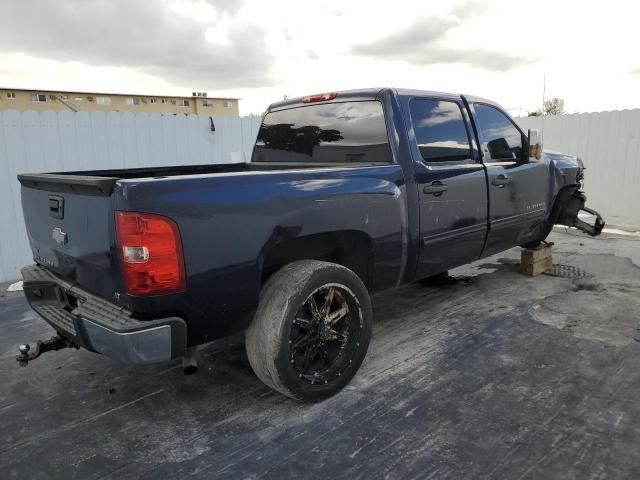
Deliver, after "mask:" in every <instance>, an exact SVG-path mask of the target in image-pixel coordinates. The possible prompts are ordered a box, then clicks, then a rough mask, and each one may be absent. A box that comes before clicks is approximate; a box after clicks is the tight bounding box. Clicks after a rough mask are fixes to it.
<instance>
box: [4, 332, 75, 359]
mask: <svg viewBox="0 0 640 480" xmlns="http://www.w3.org/2000/svg"><path fill="white" fill-rule="evenodd" d="M63 348H76V349H77V348H80V347H79V346H78V345H76V344H74V343H73V342H71V341H69V340H67V339H66V338H64V337H62V336H60V335H56V336H55V337H51V338H50V339H49V340H44V341H42V340H38V343H36V348H34V349H33V350H31V345H29V344H23V345H20V346H19V347H18V350H19V351H20V353H19V354H18V355H17V356H16V361H17V362H18V364H19V365H20V366H21V367H26V366H27V364H28V363H29V362H30V361H31V360H35V359H36V358H38V357H39V356H40V355H42V354H43V353H45V352H52V351H57V350H62V349H63Z"/></svg>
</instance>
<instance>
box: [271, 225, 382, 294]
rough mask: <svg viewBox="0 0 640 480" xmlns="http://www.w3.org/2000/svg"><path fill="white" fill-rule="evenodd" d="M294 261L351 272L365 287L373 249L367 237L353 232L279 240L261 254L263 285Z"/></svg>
mask: <svg viewBox="0 0 640 480" xmlns="http://www.w3.org/2000/svg"><path fill="white" fill-rule="evenodd" d="M296 260H322V261H325V262H332V263H337V264H338V265H342V266H344V267H347V268H348V269H350V270H352V271H353V272H354V273H355V274H356V275H358V277H360V279H361V280H362V282H363V283H364V284H365V286H366V287H367V288H369V286H370V285H371V280H372V277H373V249H372V246H371V239H370V238H369V236H368V235H366V234H365V233H362V232H358V231H355V230H345V231H337V232H327V233H318V234H314V235H306V236H303V237H297V238H292V239H286V240H282V241H280V242H277V243H275V244H273V245H270V246H268V247H267V248H265V249H264V251H263V252H262V276H261V283H262V284H264V282H265V281H266V280H267V279H268V278H269V277H270V276H271V275H272V274H273V273H275V272H276V271H277V270H278V269H280V268H281V267H283V266H285V265H287V264H289V263H291V262H295V261H296Z"/></svg>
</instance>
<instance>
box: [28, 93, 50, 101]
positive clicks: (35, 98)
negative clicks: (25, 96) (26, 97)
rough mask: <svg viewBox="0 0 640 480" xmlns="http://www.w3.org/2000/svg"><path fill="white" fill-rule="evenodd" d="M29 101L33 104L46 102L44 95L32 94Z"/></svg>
mask: <svg viewBox="0 0 640 480" xmlns="http://www.w3.org/2000/svg"><path fill="white" fill-rule="evenodd" d="M31 101H32V102H34V103H44V102H46V101H47V96H46V95H45V94H44V93H32V94H31Z"/></svg>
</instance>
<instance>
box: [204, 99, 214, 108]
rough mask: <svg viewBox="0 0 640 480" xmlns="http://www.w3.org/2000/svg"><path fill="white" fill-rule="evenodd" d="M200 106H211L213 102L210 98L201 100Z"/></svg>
mask: <svg viewBox="0 0 640 480" xmlns="http://www.w3.org/2000/svg"><path fill="white" fill-rule="evenodd" d="M202 106H203V107H213V102H212V101H211V100H203V101H202Z"/></svg>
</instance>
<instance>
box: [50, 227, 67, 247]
mask: <svg viewBox="0 0 640 480" xmlns="http://www.w3.org/2000/svg"><path fill="white" fill-rule="evenodd" d="M51 236H52V237H53V239H54V240H55V241H56V243H57V244H58V245H64V244H65V243H67V234H66V233H64V232H63V231H62V230H61V229H60V227H56V228H54V229H53V232H51Z"/></svg>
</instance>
